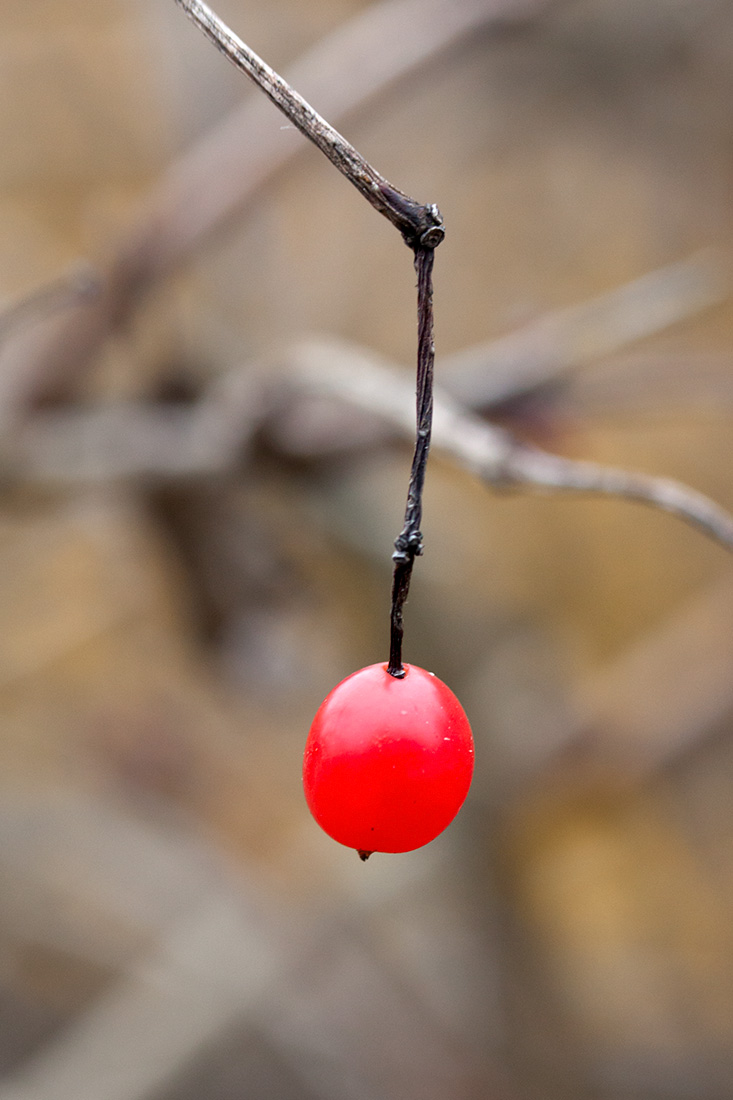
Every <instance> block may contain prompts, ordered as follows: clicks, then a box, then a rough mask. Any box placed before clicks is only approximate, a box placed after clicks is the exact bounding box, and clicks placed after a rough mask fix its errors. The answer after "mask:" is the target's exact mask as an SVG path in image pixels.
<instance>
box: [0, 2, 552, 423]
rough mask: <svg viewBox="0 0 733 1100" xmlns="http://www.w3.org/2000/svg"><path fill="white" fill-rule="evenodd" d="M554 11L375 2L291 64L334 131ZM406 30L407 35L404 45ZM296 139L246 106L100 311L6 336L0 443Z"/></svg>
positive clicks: (107, 272) (67, 389)
mask: <svg viewBox="0 0 733 1100" xmlns="http://www.w3.org/2000/svg"><path fill="white" fill-rule="evenodd" d="M556 2H557V0H383V2H381V3H375V4H371V5H369V6H368V7H367V8H366V10H361V11H359V12H358V13H357V15H356V16H355V17H354V18H352V19H349V20H348V21H346V22H345V23H344V24H343V25H341V26H338V27H337V28H336V29H335V30H334V31H333V32H332V33H331V34H329V35H327V36H326V37H325V38H323V39H322V40H321V41H319V42H318V43H317V44H316V45H315V46H314V47H313V48H312V49H311V50H309V51H308V53H306V54H305V55H304V56H303V57H302V58H301V60H300V61H299V62H298V63H297V64H296V65H295V67H294V69H293V71H292V75H293V81H292V82H293V83H294V84H295V86H297V87H299V88H303V89H307V90H308V92H309V94H310V95H311V97H312V98H313V99H314V101H317V102H318V103H319V104H320V106H321V109H322V110H323V111H324V112H325V113H327V114H328V116H329V117H330V118H331V119H332V120H333V119H335V118H342V117H343V116H344V115H345V114H347V113H349V112H353V111H355V110H356V109H358V108H362V107H364V105H365V104H367V103H368V102H369V100H370V99H372V98H374V97H375V96H377V95H379V94H380V93H382V92H383V91H384V89H385V88H387V87H390V86H392V85H394V84H395V83H396V82H398V81H399V80H400V79H402V78H404V77H406V76H408V75H409V74H410V73H412V72H413V71H414V70H415V69H416V68H418V67H419V66H420V65H424V64H425V63H426V62H427V61H429V60H430V59H432V58H434V57H436V56H437V55H438V54H440V53H441V52H443V51H445V50H447V49H449V48H450V47H452V46H454V45H455V44H456V43H457V42H458V41H460V40H461V39H462V38H464V37H465V36H467V35H469V34H471V33H472V32H474V31H475V30H476V29H478V28H479V27H503V26H506V25H508V24H514V23H516V24H520V23H522V22H527V21H529V20H530V19H532V18H534V17H535V16H537V15H538V14H539V13H540V12H542V11H543V10H545V9H546V8H547V7H549V6H551V5H552V4H554V3H556ZM405 28H409V34H405ZM297 138H298V134H297V133H296V132H295V131H294V130H291V131H289V132H288V131H283V130H281V129H280V128H278V127H273V125H272V121H271V118H270V110H269V105H268V104H267V102H266V101H265V100H264V98H263V97H260V96H257V97H247V99H246V100H245V102H244V103H242V105H241V106H238V107H236V108H235V109H234V110H233V111H232V112H231V113H230V114H229V115H227V116H226V117H225V118H224V119H223V120H222V121H221V122H219V123H218V124H217V125H216V126H214V127H213V128H212V129H211V130H210V131H208V132H207V133H205V134H204V136H203V138H201V140H199V141H197V142H196V143H195V144H194V145H193V146H192V147H191V148H190V149H188V150H187V151H186V152H185V153H184V154H183V155H182V156H181V157H180V158H179V159H177V160H176V161H175V162H174V163H173V164H172V165H171V166H170V167H169V169H168V170H167V171H166V172H165V173H164V174H163V175H162V177H161V178H160V179H159V180H158V181H157V182H156V184H155V185H154V187H153V188H152V190H151V192H150V194H149V195H148V196H147V197H146V198H145V199H144V200H143V202H142V204H141V207H140V210H139V211H138V214H137V217H136V218H135V219H134V220H133V223H132V224H131V225H130V226H128V227H127V228H126V229H125V231H124V233H123V234H121V241H120V245H119V247H118V249H117V251H116V252H115V253H114V254H113V255H112V258H111V260H110V261H109V262H108V264H107V265H106V267H105V268H104V270H103V280H102V281H103V284H104V290H103V293H102V294H101V295H100V297H99V300H98V301H97V302H95V303H92V304H91V305H90V306H88V307H85V308H84V309H83V310H73V311H72V312H71V313H70V315H69V316H67V317H64V318H62V319H54V321H53V322H47V323H45V324H43V325H34V326H33V328H32V329H30V330H24V331H23V333H22V334H20V335H18V334H16V333H13V347H12V349H7V351H4V349H3V353H2V354H1V355H0V438H1V437H2V436H3V435H5V434H7V432H8V431H9V430H10V429H11V428H12V427H13V426H14V425H16V424H17V423H18V422H19V421H20V420H21V419H22V417H23V416H24V415H25V413H26V412H27V410H28V409H29V407H31V406H32V405H33V404H34V403H35V402H36V401H37V400H38V399H39V398H43V397H47V396H49V395H50V396H54V397H55V396H66V397H68V396H69V395H70V394H72V393H73V392H74V388H75V386H76V385H77V384H78V381H79V378H80V376H82V375H83V374H84V372H86V371H87V370H88V369H89V368H90V366H91V365H92V364H93V362H94V357H95V355H96V354H97V353H98V351H99V348H100V347H101V345H102V344H103V342H104V341H105V340H106V339H107V338H108V337H109V335H110V333H111V332H112V331H113V330H114V329H115V328H116V327H118V326H119V325H122V324H124V323H125V322H127V321H129V319H130V317H131V316H132V315H133V314H134V311H135V309H136V308H137V306H138V304H139V303H140V301H141V300H143V299H144V296H145V295H146V294H147V293H148V292H149V291H150V289H151V288H152V287H153V286H154V285H155V283H156V282H157V281H159V280H160V279H161V278H162V277H164V276H165V275H167V274H168V273H169V272H170V271H171V270H172V269H174V268H175V267H176V266H177V265H178V264H180V263H182V262H183V261H184V260H185V259H186V258H187V257H188V256H190V255H191V253H192V252H194V251H195V250H196V249H198V248H201V247H202V245H204V244H205V243H207V242H208V241H209V240H210V239H211V238H212V237H213V236H214V234H215V233H216V231H217V230H220V229H221V228H222V226H223V225H224V224H225V223H226V222H227V221H228V220H229V219H231V218H233V217H234V216H235V215H237V214H240V213H241V212H242V211H243V210H244V209H245V208H246V205H247V203H248V202H250V201H251V200H252V199H253V198H254V196H255V195H257V194H258V193H259V191H260V189H261V188H262V187H263V185H264V184H266V183H267V182H268V181H269V180H270V179H272V178H273V176H274V175H275V174H276V173H277V172H279V171H281V170H282V169H283V168H284V167H286V166H287V165H288V164H289V163H290V161H291V160H292V159H293V158H294V157H295V156H296V155H297V154H298V153H299V152H300V151H301V150H302V149H303V148H304V143H303V142H302V141H300V140H296V139H297Z"/></svg>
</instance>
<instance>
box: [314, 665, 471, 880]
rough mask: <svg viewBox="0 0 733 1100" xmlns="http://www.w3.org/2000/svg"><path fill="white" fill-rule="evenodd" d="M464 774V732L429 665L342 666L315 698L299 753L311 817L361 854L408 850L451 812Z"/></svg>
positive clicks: (467, 777)
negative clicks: (341, 674) (341, 675)
mask: <svg viewBox="0 0 733 1100" xmlns="http://www.w3.org/2000/svg"><path fill="white" fill-rule="evenodd" d="M472 774H473V737H472V735H471V727H470V726H469V724H468V719H467V718H466V715H465V713H464V711H463V708H462V707H461V704H460V703H459V702H458V700H457V699H456V697H455V695H454V694H453V692H452V691H451V690H450V688H448V687H446V685H445V684H444V683H443V682H442V681H441V680H439V679H438V678H437V676H434V675H433V673H432V672H426V671H425V669H422V668H418V667H417V666H416V665H405V675H404V676H403V677H402V678H401V679H398V678H396V677H394V676H391V675H390V674H389V673H388V672H387V666H386V665H385V664H380V665H369V667H368V668H362V669H360V670H359V671H358V672H354V673H352V675H351V676H348V677H347V678H346V679H345V680H343V681H342V682H341V683H340V684H339V685H338V687H335V688H334V689H333V691H332V692H331V694H330V695H328V696H327V697H326V699H325V700H324V701H323V703H321V706H320V707H319V709H318V713H317V714H316V716H315V718H314V719H313V725H312V726H311V729H310V733H309V734H308V740H307V743H306V746H305V757H304V760H303V787H304V789H305V797H306V801H307V802H308V806H309V808H310V811H311V813H312V814H313V816H314V818H315V819H316V821H317V822H318V824H319V825H320V826H321V828H322V829H324V830H325V831H326V832H327V833H328V835H329V836H331V837H333V839H334V840H338V841H339V843H341V844H345V845H346V846H347V847H348V848H356V849H357V851H358V852H359V854H360V855H361V857H362V859H366V858H367V856H368V855H369V854H371V852H409V851H412V849H413V848H420V847H421V846H422V845H423V844H427V843H429V841H431V840H434V839H435V837H436V836H438V834H439V833H442V831H443V829H445V827H446V826H447V825H449V824H450V822H451V821H452V820H453V818H454V817H455V816H456V814H457V813H458V811H459V810H460V808H461V806H462V805H463V801H464V799H465V797H466V795H467V794H468V788H469V787H470V785H471V776H472Z"/></svg>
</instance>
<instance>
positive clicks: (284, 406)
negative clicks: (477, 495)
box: [14, 340, 733, 549]
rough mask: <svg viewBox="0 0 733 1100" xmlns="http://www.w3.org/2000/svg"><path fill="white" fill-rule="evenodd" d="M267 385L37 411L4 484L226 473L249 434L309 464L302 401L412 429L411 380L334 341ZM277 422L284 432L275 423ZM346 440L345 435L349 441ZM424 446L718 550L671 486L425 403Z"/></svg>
mask: <svg viewBox="0 0 733 1100" xmlns="http://www.w3.org/2000/svg"><path fill="white" fill-rule="evenodd" d="M279 362H280V366H281V367H282V374H281V375H280V378H281V381H280V383H279V386H277V387H274V388H273V384H272V382H271V381H269V382H268V381H263V382H262V383H261V385H258V384H257V383H256V381H255V380H254V379H253V378H252V376H251V375H248V374H245V373H243V372H242V373H240V372H235V373H234V374H233V375H232V376H231V377H230V378H228V379H224V380H221V381H220V382H219V383H218V384H217V385H216V386H215V387H214V388H213V389H212V391H211V393H210V394H209V395H208V396H207V397H206V398H204V399H203V400H202V401H201V402H200V403H199V405H198V406H195V407H194V409H193V410H177V411H175V412H174V411H173V410H171V409H163V408H161V409H156V408H154V407H153V408H151V407H149V406H139V405H127V406H121V407H117V408H113V409H108V410H97V411H93V412H84V411H78V410H77V411H75V412H72V413H69V412H68V411H62V412H56V413H46V414H43V415H41V414H39V415H37V416H36V417H34V419H33V421H32V422H31V423H29V425H28V426H27V428H26V429H25V431H24V432H23V433H21V435H20V436H19V438H18V446H17V448H16V451H15V464H14V472H15V475H16V477H18V478H20V479H21V480H24V481H26V482H29V483H35V484H39V483H40V484H48V483H52V484H56V485H59V484H64V483H66V484H71V485H74V484H79V483H83V482H85V481H89V480H94V481H100V480H106V479H109V478H118V479H119V478H122V479H124V478H140V477H143V478H153V479H158V480H170V479H171V478H173V479H176V478H178V479H180V478H185V477H196V476H202V475H211V474H215V473H219V472H223V471H225V470H230V469H232V467H233V466H234V465H235V464H236V463H237V461H238V460H239V457H240V456H241V453H242V451H243V449H244V448H245V447H246V446H247V444H248V443H249V442H250V441H251V440H252V438H253V437H254V436H255V435H256V434H257V433H261V432H264V433H265V434H266V436H267V438H268V439H270V440H271V441H274V443H275V445H277V446H278V447H279V449H280V450H281V451H283V452H285V453H288V452H289V453H291V454H293V453H297V454H298V455H299V456H302V455H304V454H307V455H308V456H309V457H311V458H316V457H318V454H319V435H318V430H317V428H318V426H317V425H316V432H315V440H314V442H313V443H312V444H311V445H310V446H309V445H308V441H307V432H306V433H304V432H303V431H302V430H301V431H300V432H299V433H294V432H292V431H291V425H292V421H293V415H294V412H295V414H296V415H297V409H298V404H299V402H301V401H303V398H304V397H306V398H311V397H313V396H314V395H315V396H317V397H319V398H321V399H324V400H326V401H334V400H337V401H339V402H341V403H342V404H344V403H345V404H346V406H348V407H351V408H352V409H356V410H358V411H359V412H360V413H362V414H364V415H365V416H367V417H369V418H371V421H372V429H371V430H372V431H373V432H374V435H373V439H374V441H375V442H382V441H383V440H384V430H385V428H387V429H389V430H390V431H391V433H392V434H393V435H394V436H396V437H398V438H410V437H411V436H412V433H413V431H414V390H413V384H412V382H410V381H408V380H407V379H406V378H405V376H404V375H401V374H400V373H399V372H397V371H396V370H393V369H390V368H389V366H387V365H386V364H385V363H384V362H383V361H380V360H379V359H378V357H377V356H375V355H374V354H373V353H372V352H369V351H365V350H364V349H361V348H356V347H354V346H353V345H349V344H344V343H340V342H335V341H324V340H318V341H309V342H302V343H300V344H298V345H295V346H293V347H291V348H289V349H287V350H286V352H284V353H283V355H282V356H281V357H280V360H279ZM283 422H284V424H283ZM329 435H330V438H329V441H328V444H327V447H326V452H325V453H326V455H327V456H332V455H333V453H334V451H335V450H336V443H338V445H339V446H340V447H341V448H342V449H343V450H348V449H349V447H350V445H351V444H352V442H353V439H356V441H357V443H358V445H360V446H363V445H364V444H365V442H366V441H367V440H368V437H369V433H368V432H367V433H353V432H352V424H351V422H350V421H346V422H344V423H343V426H342V429H341V438H340V440H338V441H336V440H334V435H333V418H331V430H330V432H329ZM352 437H353V438H352ZM433 444H434V446H435V447H437V448H439V449H440V450H442V451H443V452H444V453H445V454H447V455H449V456H450V457H451V458H453V460H454V461H456V462H457V463H458V464H459V465H460V466H461V467H463V468H464V469H466V470H468V471H469V472H471V473H472V474H474V475H475V476H477V477H479V478H480V479H481V480H483V481H485V482H486V484H487V485H489V486H490V487H492V488H494V489H500V490H520V489H528V490H535V491H541V492H548V493H549V492H551V493H575V494H586V495H603V496H615V497H621V498H623V499H626V500H632V501H638V502H639V503H642V504H646V505H649V506H651V507H653V508H657V509H660V510H662V511H666V512H670V513H672V514H673V515H676V516H678V517H679V518H680V519H683V520H685V521H686V522H687V523H689V524H692V525H693V526H695V527H697V528H698V529H699V530H701V531H702V532H703V533H704V534H706V535H708V536H709V537H711V538H713V539H715V540H716V541H718V542H719V543H721V544H722V545H723V546H725V547H727V548H728V549H733V516H731V515H730V514H729V513H727V512H726V511H725V510H724V509H723V508H721V507H719V506H718V505H717V504H715V503H714V502H713V501H711V500H710V499H709V498H708V497H706V496H704V495H703V494H702V493H698V492H696V491H695V490H694V489H690V488H688V487H687V486H685V485H682V484H680V483H679V482H677V481H672V480H670V479H667V478H659V477H652V476H649V475H647V474H640V473H634V472H630V471H626V470H621V469H616V468H614V467H607V466H601V465H598V464H596V463H593V462H579V461H575V460H572V459H568V458H564V457H562V456H559V455H553V454H550V453H548V452H547V451H543V450H540V449H539V448H537V447H532V446H528V445H527V444H525V443H522V442H520V441H519V440H517V439H516V438H515V437H514V436H513V435H512V434H511V433H510V432H507V431H506V430H504V429H503V428H500V427H497V426H495V425H493V424H487V423H486V422H485V421H483V420H482V419H480V418H479V417H477V416H475V415H474V414H472V413H470V412H467V411H466V410H465V409H463V408H462V407H461V406H460V405H458V404H457V403H456V402H454V401H453V400H452V399H451V398H450V397H449V396H448V395H445V394H436V399H435V409H434V425H433Z"/></svg>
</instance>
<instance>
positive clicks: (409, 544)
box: [387, 248, 435, 679]
mask: <svg viewBox="0 0 733 1100" xmlns="http://www.w3.org/2000/svg"><path fill="white" fill-rule="evenodd" d="M433 257H434V250H433V249H432V248H419V249H417V250H416V252H415V268H416V270H417V294H418V340H417V438H416V441H415V453H414V455H413V459H412V469H411V471H410V484H409V487H408V490H407V505H406V507H405V522H404V525H403V527H402V530H401V532H400V533H399V535H398V536H397V538H396V539H395V551H394V554H393V555H392V561H393V562H394V574H393V578H392V608H391V613H390V640H389V664H388V666H387V672H389V674H390V675H391V676H395V677H397V678H398V679H400V678H401V677H403V676H404V675H405V671H404V669H403V667H402V636H403V626H402V612H403V608H404V606H405V601H406V599H407V595H408V592H409V590H410V580H411V578H412V567H413V565H414V564H415V558H416V557H418V556H419V555H420V554H422V551H423V543H422V532H421V531H420V524H421V522H422V496H423V487H424V485H425V467H426V465H427V461H428V452H429V451H430V439H431V434H432V426H433V368H434V362H435V345H434V343H433V281H432V270H433Z"/></svg>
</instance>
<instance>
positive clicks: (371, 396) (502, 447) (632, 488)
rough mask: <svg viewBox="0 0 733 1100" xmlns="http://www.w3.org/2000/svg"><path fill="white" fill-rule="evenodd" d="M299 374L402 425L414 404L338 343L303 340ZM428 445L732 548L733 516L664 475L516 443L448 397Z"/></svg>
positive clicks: (511, 480) (503, 480) (492, 473)
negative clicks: (654, 511) (328, 345)
mask: <svg viewBox="0 0 733 1100" xmlns="http://www.w3.org/2000/svg"><path fill="white" fill-rule="evenodd" d="M292 360H294V366H296V372H297V374H298V375H299V376H300V377H303V378H305V379H307V380H308V382H309V384H310V385H311V386H312V387H314V388H318V387H320V388H322V389H323V388H326V389H328V391H329V392H330V393H332V394H334V395H337V396H340V397H341V398H342V399H344V400H347V401H351V402H353V403H354V404H357V405H358V406H359V407H360V408H364V409H366V410H367V411H369V412H370V413H376V414H377V415H379V416H381V417H383V418H384V419H385V420H386V421H387V422H388V423H392V424H394V425H395V426H396V427H399V428H401V429H402V430H403V431H404V430H405V428H406V427H407V424H406V413H407V411H408V410H409V409H410V408H411V387H410V386H409V384H406V383H405V382H403V380H402V379H401V378H399V377H398V376H396V375H395V374H394V373H393V372H391V371H388V370H386V369H384V368H382V367H379V366H378V365H376V364H374V363H371V364H370V363H369V360H368V357H367V356H365V355H362V356H361V357H359V356H358V355H357V361H356V362H354V361H351V362H348V361H347V360H348V356H347V353H346V352H345V351H344V350H343V349H342V351H341V352H340V353H338V355H337V356H336V357H335V356H333V355H332V356H330V357H328V358H327V357H326V355H325V354H324V349H323V348H322V347H321V348H320V349H319V348H316V349H315V351H314V349H309V348H308V347H307V346H305V345H304V346H302V347H301V348H300V350H297V351H296V352H295V353H294V354H293V356H292ZM433 443H434V445H435V446H436V447H438V448H440V449H442V450H443V451H444V452H445V453H447V454H449V455H451V456H452V457H453V458H454V459H455V460H456V461H457V462H458V463H459V464H460V465H461V466H463V467H464V468H465V469H467V470H469V471H470V472H471V473H473V474H475V475H476V476H478V477H480V478H481V480H483V481H485V482H486V483H487V484H489V485H490V486H492V487H493V488H498V489H523V488H526V489H535V490H539V491H546V492H559V493H575V494H583V493H585V494H592V495H603V496H615V497H622V498H624V499H626V500H633V501H638V502H639V503H641V504H647V505H650V506H652V507H654V508H658V509H661V510H662V511H665V512H670V513H672V514H673V515H676V516H678V517H679V518H680V519H683V520H685V521H686V522H687V523H690V524H692V525H693V526H695V527H697V528H698V529H699V530H701V531H703V532H704V533H705V534H707V535H709V536H710V537H711V538H714V539H715V540H716V541H718V542H719V543H721V544H722V545H723V546H725V547H727V548H728V549H729V550H733V516H732V515H730V514H729V513H728V512H726V511H725V510H724V509H723V508H721V507H720V506H719V505H717V504H715V503H714V502H713V501H711V500H710V499H709V498H708V497H706V496H704V495H703V494H702V493H698V492H696V491H695V490H694V489H690V488H688V487H687V486H685V485H682V484H681V483H679V482H677V481H673V480H671V479H669V478H660V477H652V476H650V475H647V474H641V473H635V472H631V471H627V470H622V469H617V468H615V467H611V466H602V465H599V464H596V463H594V462H579V461H576V460H574V459H568V458H563V457H561V456H559V455H553V454H550V453H548V452H547V451H543V450H540V449H539V448H537V447H532V446H528V445H527V444H525V443H522V442H520V441H518V440H517V439H516V438H515V437H514V436H513V435H512V434H511V433H509V432H507V431H505V430H504V429H502V428H499V427H497V426H495V425H491V424H487V423H485V422H484V421H483V420H481V419H479V418H478V417H476V416H474V415H472V414H470V413H468V412H466V410H465V409H463V408H461V406H459V405H458V404H456V403H454V402H453V401H451V399H450V398H449V397H448V396H447V395H438V394H436V400H435V419H434V427H433Z"/></svg>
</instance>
